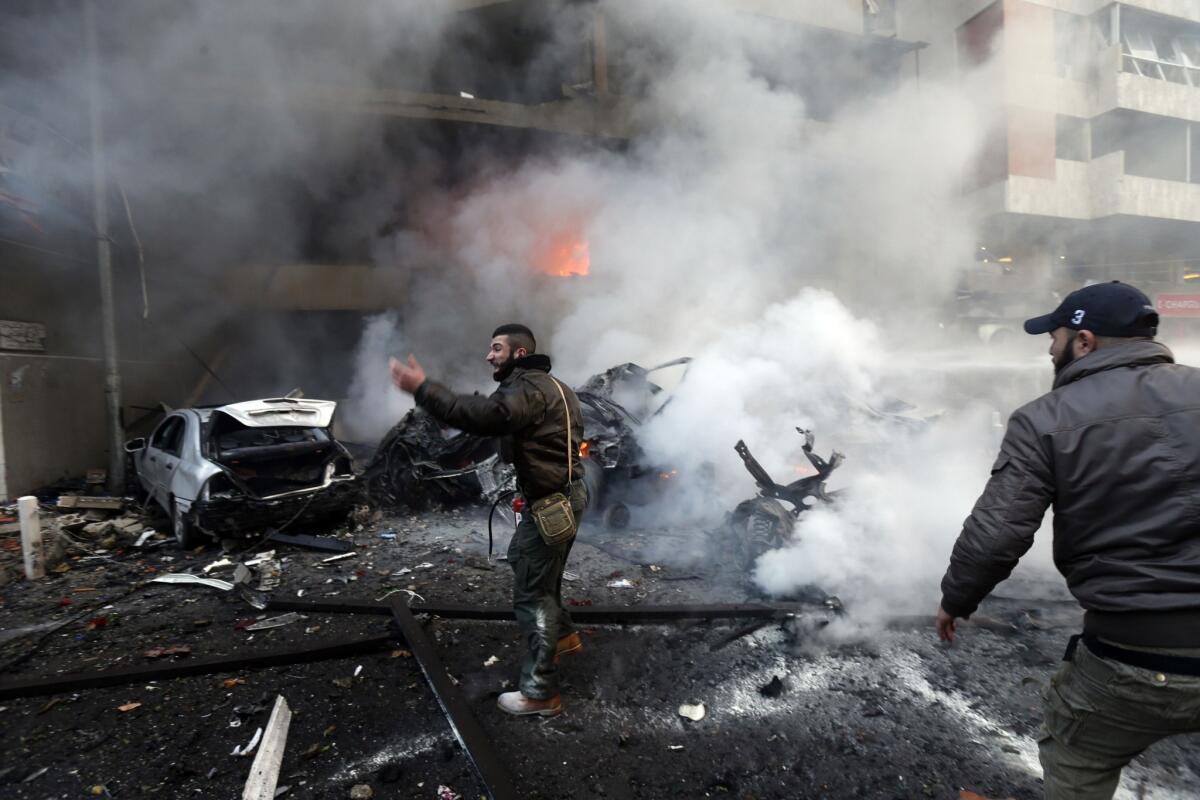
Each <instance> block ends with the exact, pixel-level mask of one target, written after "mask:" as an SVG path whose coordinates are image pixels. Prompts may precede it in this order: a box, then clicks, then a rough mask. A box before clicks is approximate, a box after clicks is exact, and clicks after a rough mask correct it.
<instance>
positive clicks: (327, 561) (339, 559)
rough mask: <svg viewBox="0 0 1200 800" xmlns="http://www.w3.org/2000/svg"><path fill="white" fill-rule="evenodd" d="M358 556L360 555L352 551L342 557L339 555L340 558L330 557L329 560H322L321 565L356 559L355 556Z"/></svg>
mask: <svg viewBox="0 0 1200 800" xmlns="http://www.w3.org/2000/svg"><path fill="white" fill-rule="evenodd" d="M356 555H358V553H356V552H353V551H351V552H349V553H342V554H341V555H338V556H330V557H329V558H322V559H321V563H322V564H332V563H334V562H335V561H345V560H346V559H347V558H354V556H356Z"/></svg>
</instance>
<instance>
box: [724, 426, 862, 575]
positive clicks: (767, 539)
mask: <svg viewBox="0 0 1200 800" xmlns="http://www.w3.org/2000/svg"><path fill="white" fill-rule="evenodd" d="M796 432H797V433H799V434H800V435H801V436H803V437H804V445H803V450H804V455H805V457H806V458H807V459H808V461H809V463H810V464H812V466H813V468H814V469H815V470H816V474H815V475H806V476H804V477H803V478H800V479H799V480H795V481H792V482H791V483H788V484H781V483H777V482H776V481H775V479H774V478H772V477H771V475H770V474H769V473H768V472H767V471H766V469H764V468H763V466H762V464H760V463H759V462H758V459H756V458H755V457H754V455H753V454H752V453H751V452H750V448H749V447H748V446H747V445H746V443H745V442H744V441H741V440H739V441H738V443H737V444H736V445H734V450H735V451H737V454H738V455H739V456H741V459H742V463H743V464H744V465H745V466H746V471H747V472H749V473H750V475H751V477H753V478H754V482H755V483H756V484H757V485H758V496H756V497H753V498H750V499H749V500H744V501H742V502H741V503H739V504H738V505H737V507H736V508H735V509H734V510H733V513H731V514H730V515H729V520H728V527H729V529H730V530H731V531H732V533H733V535H734V541H735V544H736V546H737V549H738V552H739V555H740V556H741V559H742V562H743V564H744V566H745V568H746V569H750V568H752V567H753V566H754V562H755V561H757V560H758V558H759V556H761V555H762V554H763V553H765V552H767V551H768V550H775V549H778V548H779V547H782V546H783V545H784V544H785V543H786V542H787V541H788V539H789V538H790V537H791V535H792V531H793V530H794V529H795V526H796V520H797V519H799V517H800V515H801V514H803V513H804V512H805V511H806V510H808V509H809V508H810V507H811V506H812V505H815V504H816V503H829V502H832V501H833V500H834V499H835V498H836V497H837V495H838V494H839V492H830V491H828V490H827V489H826V487H825V481H826V479H828V477H829V476H830V475H831V474H832V473H833V471H834V470H835V469H837V468H838V466H839V465H841V463H842V461H844V460H845V456H843V455H842V454H841V453H839V452H837V451H834V452H833V453H832V454H831V455H830V456H829V460H828V461H826V460H825V459H824V458H822V457H821V456H819V455H817V454H816V453H815V452H813V443H814V441H815V437H814V436H813V433H812V431H806V430H803V429H802V428H797V429H796ZM788 506H791V507H790V508H788Z"/></svg>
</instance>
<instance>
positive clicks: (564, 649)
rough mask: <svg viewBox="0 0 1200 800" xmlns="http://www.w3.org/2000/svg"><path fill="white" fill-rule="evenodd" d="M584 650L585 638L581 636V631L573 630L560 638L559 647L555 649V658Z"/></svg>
mask: <svg viewBox="0 0 1200 800" xmlns="http://www.w3.org/2000/svg"><path fill="white" fill-rule="evenodd" d="M582 650H583V639H580V638H579V631H571V632H570V633H568V634H567V635H566V636H564V637H562V638H561V639H559V640H558V647H557V648H555V650H554V658H555V659H559V658H562V657H563V656H572V655H575V654H576V653H578V652H580V651H582Z"/></svg>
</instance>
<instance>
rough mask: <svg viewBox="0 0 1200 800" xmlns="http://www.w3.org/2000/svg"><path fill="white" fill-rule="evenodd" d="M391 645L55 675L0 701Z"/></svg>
mask: <svg viewBox="0 0 1200 800" xmlns="http://www.w3.org/2000/svg"><path fill="white" fill-rule="evenodd" d="M392 641H394V637H392V636H390V635H386V634H384V635H375V636H368V637H366V638H363V637H359V638H356V639H341V640H338V641H335V642H330V643H329V644H323V645H318V646H317V647H308V648H301V649H296V648H291V649H288V650H275V651H272V652H269V653H252V654H245V653H242V654H239V655H232V656H217V657H214V658H201V659H188V660H186V661H179V662H176V663H172V664H155V665H151V666H146V667H124V668H122V669H109V670H102V671H99V672H83V673H76V674H70V675H58V676H55V677H53V678H35V679H33V680H24V681H9V682H6V683H0V700H10V699H12V698H14V697H38V696H40V695H47V694H59V693H60V692H74V691H78V690H80V689H100V688H103V687H106V686H124V685H125V684H129V683H145V682H146V681H160V680H169V679H171V678H183V677H188V676H192V675H208V674H211V673H213V672H232V671H235V670H242V669H259V668H262V667H278V666H285V665H288V664H301V663H305V662H309V661H324V660H327V659H330V658H341V657H343V656H352V655H356V654H358V653H363V652H370V651H372V650H378V649H379V648H381V647H383V646H384V645H386V644H387V643H389V642H392Z"/></svg>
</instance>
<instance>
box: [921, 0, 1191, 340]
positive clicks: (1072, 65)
mask: <svg viewBox="0 0 1200 800" xmlns="http://www.w3.org/2000/svg"><path fill="white" fill-rule="evenodd" d="M902 8H903V9H904V10H905V11H907V12H909V14H908V16H907V17H906V16H905V15H904V14H902V16H901V19H902V24H901V30H902V31H903V30H904V21H905V20H906V19H907V21H908V22H909V23H912V24H914V25H920V26H924V27H923V29H922V30H921V31H920V32H919V34H918V35H922V36H925V37H928V38H929V39H930V40H932V41H933V42H934V46H933V47H931V50H935V51H936V50H939V49H940V50H941V51H942V52H941V55H942V56H943V57H942V59H941V62H940V63H941V66H942V68H943V70H944V69H945V68H948V63H947V62H948V59H947V58H945V55H946V53H947V52H948V51H950V50H952V51H953V53H954V69H955V70H957V71H958V73H959V75H960V76H966V75H968V74H972V73H974V77H973V80H975V81H978V82H979V83H980V85H982V86H984V87H986V90H985V91H984V92H982V93H981V97H980V113H981V114H982V115H985V116H986V117H987V118H988V119H990V120H992V133H991V136H990V138H989V141H988V143H987V145H986V147H985V148H984V152H983V154H982V157H981V159H980V162H979V165H978V170H977V172H976V174H974V175H971V176H967V180H966V184H967V193H968V196H969V197H970V198H971V199H972V200H973V201H974V202H975V203H976V205H977V207H978V211H979V214H980V216H981V218H982V219H983V227H982V231H981V237H980V239H981V241H980V245H979V247H980V250H979V253H978V262H977V265H976V269H975V270H972V274H971V283H972V286H971V288H972V289H976V290H980V289H981V290H982V293H984V294H988V295H990V296H991V297H992V298H1002V297H1004V296H1006V295H1007V296H1014V295H1016V296H1020V295H1022V294H1024V296H1026V297H1027V293H1028V292H1034V293H1037V294H1041V293H1044V292H1047V291H1055V292H1062V291H1065V290H1067V289H1070V288H1072V287H1077V286H1079V285H1081V284H1082V283H1084V282H1086V281H1103V280H1114V279H1121V280H1127V281H1130V282H1132V283H1135V284H1138V285H1139V286H1142V287H1143V288H1144V289H1145V290H1146V291H1147V292H1148V293H1149V294H1151V295H1152V296H1153V297H1155V298H1158V300H1159V304H1160V311H1161V313H1162V314H1163V315H1164V316H1165V317H1184V316H1187V315H1195V314H1196V313H1200V116H1198V112H1200V2H1196V0H1137V1H1136V2H1104V1H1103V0H994V1H990V2H984V1H982V0H980V1H976V0H970V1H968V2H961V3H957V2H956V3H936V4H932V5H931V4H930V3H927V2H921V0H910V2H909V3H906V4H905V5H903V6H902ZM981 76H982V77H981ZM976 294H979V292H976ZM1188 298H1191V299H1193V300H1194V301H1198V302H1194V303H1189V302H1188ZM1003 305H1004V302H1003V300H997V301H996V302H995V303H994V308H993V310H994V311H996V312H997V313H998V314H999V315H1003V314H1004V311H1003V310H1002V309H1001V308H1000V307H1001V306H1003ZM1197 321H1200V320H1197ZM1169 324H1171V323H1169ZM1174 324H1178V325H1187V324H1189V323H1188V322H1187V321H1182V320H1181V321H1179V322H1176V323H1174Z"/></svg>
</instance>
